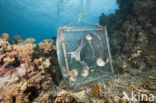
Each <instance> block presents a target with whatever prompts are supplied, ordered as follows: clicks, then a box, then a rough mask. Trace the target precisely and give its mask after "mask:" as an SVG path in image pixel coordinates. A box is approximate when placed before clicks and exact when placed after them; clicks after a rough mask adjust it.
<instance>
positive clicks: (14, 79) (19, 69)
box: [0, 34, 60, 103]
mask: <svg viewBox="0 0 156 103" xmlns="http://www.w3.org/2000/svg"><path fill="white" fill-rule="evenodd" d="M4 37H5V39H3V38H4ZM8 37H9V36H6V35H4V34H3V35H2V38H0V102H6V103H25V102H32V101H34V100H35V98H37V97H38V96H39V95H40V94H43V93H45V92H46V91H48V90H49V89H50V88H52V87H54V86H55V83H54V82H55V81H53V79H56V78H58V77H59V75H60V74H59V72H57V73H56V74H55V72H54V71H57V69H56V65H57V61H56V54H55V52H56V49H54V48H56V47H55V45H54V44H49V45H50V46H49V47H50V48H51V49H48V52H47V51H46V53H47V54H45V53H44V50H43V49H40V47H39V46H37V45H35V44H33V43H34V42H35V39H32V38H28V39H26V40H25V41H23V42H22V43H21V42H19V40H20V39H21V38H20V37H19V36H16V41H15V43H13V42H12V43H11V42H10V41H9V39H8ZM47 41H49V40H47ZM44 43H47V42H46V41H44ZM44 43H43V44H44ZM48 43H49V42H48ZM45 49H46V48H45ZM38 51H40V56H38ZM42 51H43V52H42ZM48 53H49V54H48ZM54 60H55V61H54ZM56 80H57V79H56Z"/></svg>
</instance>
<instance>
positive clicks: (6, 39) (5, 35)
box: [1, 33, 10, 42]
mask: <svg viewBox="0 0 156 103" xmlns="http://www.w3.org/2000/svg"><path fill="white" fill-rule="evenodd" d="M1 39H2V40H4V41H8V42H9V41H10V36H9V34H7V33H3V34H2V36H1Z"/></svg>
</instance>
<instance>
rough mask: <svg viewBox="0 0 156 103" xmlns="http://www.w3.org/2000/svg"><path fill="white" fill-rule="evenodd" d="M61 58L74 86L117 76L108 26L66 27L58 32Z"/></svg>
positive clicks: (67, 79) (61, 67) (59, 56)
mask: <svg viewBox="0 0 156 103" xmlns="http://www.w3.org/2000/svg"><path fill="white" fill-rule="evenodd" d="M57 55H58V61H59V66H60V69H61V72H62V75H63V77H64V79H65V80H66V82H67V84H68V85H69V86H70V87H76V86H80V85H83V84H87V83H90V82H94V81H96V80H99V79H101V78H104V77H108V76H110V75H111V74H113V66H112V61H111V54H110V49H109V40H108V34H107V29H106V27H102V28H98V27H92V28H89V27H66V28H61V29H59V30H58V35H57Z"/></svg>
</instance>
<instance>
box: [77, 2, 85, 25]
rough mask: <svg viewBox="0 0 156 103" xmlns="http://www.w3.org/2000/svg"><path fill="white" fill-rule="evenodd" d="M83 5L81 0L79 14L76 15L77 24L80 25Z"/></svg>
mask: <svg viewBox="0 0 156 103" xmlns="http://www.w3.org/2000/svg"><path fill="white" fill-rule="evenodd" d="M83 5H84V0H81V5H80V13H79V14H78V24H79V25H80V22H81V20H82V8H83Z"/></svg>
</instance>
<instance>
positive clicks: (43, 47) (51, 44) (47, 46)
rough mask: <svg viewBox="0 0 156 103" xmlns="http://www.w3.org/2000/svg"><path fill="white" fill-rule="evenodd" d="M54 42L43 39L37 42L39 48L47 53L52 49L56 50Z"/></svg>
mask: <svg viewBox="0 0 156 103" xmlns="http://www.w3.org/2000/svg"><path fill="white" fill-rule="evenodd" d="M54 43H55V42H54V40H44V41H43V42H41V43H40V44H39V48H40V49H41V50H43V51H44V53H45V54H49V53H50V52H51V51H52V50H56V46H54Z"/></svg>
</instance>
